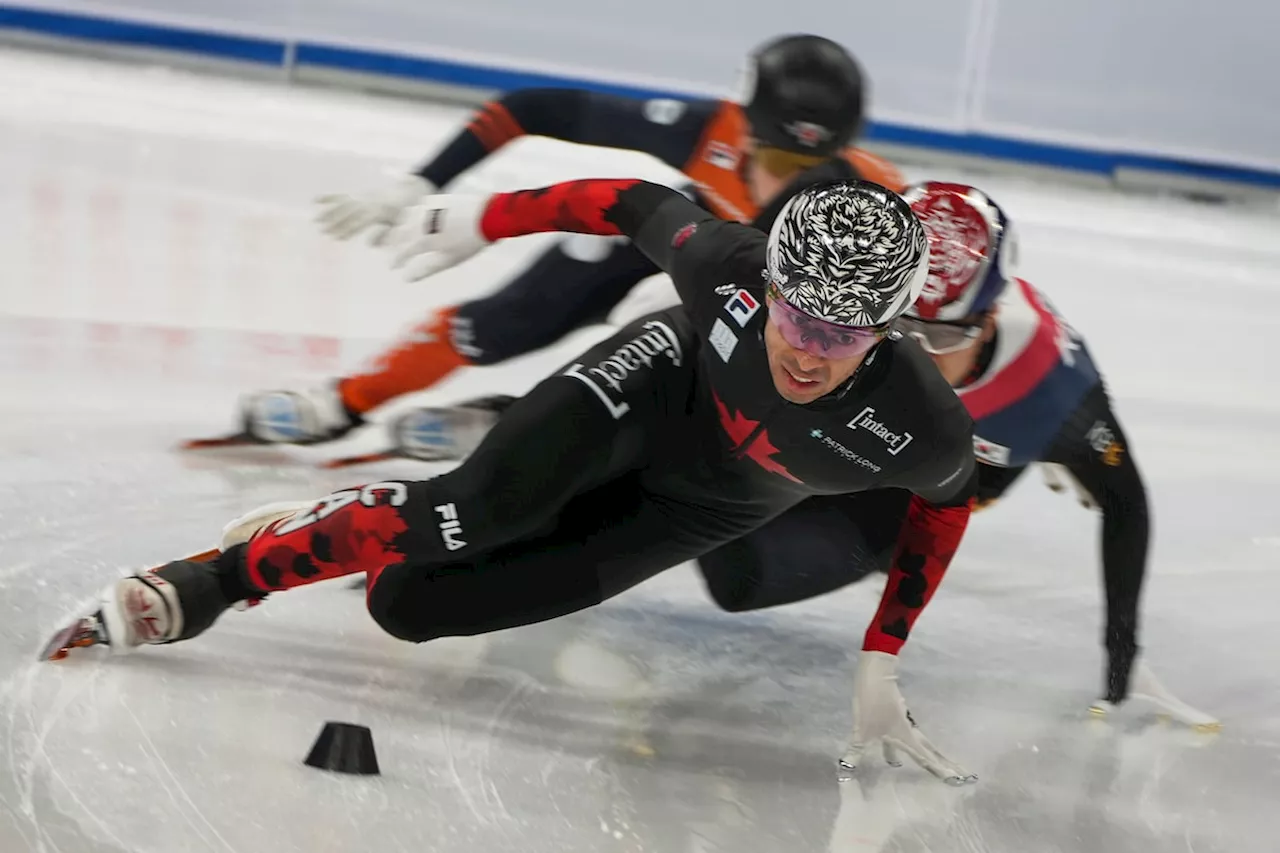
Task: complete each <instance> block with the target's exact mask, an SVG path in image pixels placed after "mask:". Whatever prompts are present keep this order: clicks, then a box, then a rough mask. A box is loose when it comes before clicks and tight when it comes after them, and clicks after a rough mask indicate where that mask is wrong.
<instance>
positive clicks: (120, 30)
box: [0, 5, 1280, 189]
mask: <svg viewBox="0 0 1280 853" xmlns="http://www.w3.org/2000/svg"><path fill="white" fill-rule="evenodd" d="M5 27H8V28H11V29H19V30H25V31H28V32H38V33H44V34H47V35H53V36H59V37H63V38H69V39H80V40H87V41H94V42H105V43H116V44H127V45H134V46H143V47H154V48H163V49H166V50H174V51H181V52H186V53H197V54H201V55H204V56H214V57H221V58H226V59H236V60H241V61H247V62H253V63H258V64H269V65H281V66H282V65H283V64H284V61H285V55H286V44H285V42H283V41H279V40H273V39H266V38H252V37H247V36H234V35H225V34H220V33H213V32H206V31H200V30H193V29H185V28H179V27H171V26H166V25H152V24H139V23H132V22H126V21H119V20H114V19H110V18H102V17H97V16H91V15H79V14H71V13H64V12H48V11H42V10H34V9H25V8H22V7H16V6H6V5H0V28H5ZM295 60H296V62H297V63H298V64H299V65H311V66H316V67H323V68H332V69H338V70H343V71H354V72H363V73H367V74H379V75H385V76H391V77H401V78H406V79H412V80H420V81H429V82H434V83H443V84H449V85H456V86H469V87H475V88H481V89H496V90H508V89H518V88H524V87H529V86H570V87H575V88H585V89H591V90H593V91H597V92H608V93H612V94H617V95H626V96H629V97H638V98H660V97H669V98H682V97H689V93H682V92H672V91H661V90H656V89H649V88H644V87H637V86H627V85H622V84H614V83H605V82H602V81H596V80H583V79H579V78H573V77H562V76H559V75H554V74H542V73H538V72H530V71H516V70H510V69H502V68H494V67H486V66H479V65H469V64H465V63H460V62H453V61H450V60H443V59H427V58H423V57H416V56H408V55H404V54H396V53H387V52H382V51H372V50H360V49H354V48H345V47H337V46H332V45H325V44H318V43H312V42H300V43H298V45H297V52H296V57H295ZM866 135H867V138H868V139H870V140H872V141H879V142H885V143H895V144H899V145H911V146H919V147H924V148H933V149H937V150H940V151H949V152H952V153H957V154H969V155H974V156H978V157H990V158H996V159H1002V160H1013V161H1019V162H1023V163H1031V164H1035V165H1040V166H1050V167H1054V168H1061V169H1070V170H1073V171H1080V172H1088V173H1092V174H1098V175H1112V174H1114V173H1115V172H1116V170H1117V169H1121V168H1127V169H1142V170H1148V171H1155V172H1164V173H1167V174H1172V175H1181V176H1185V177H1194V178H1204V179H1209V180H1220V181H1229V182H1233V183H1246V184H1254V185H1258V186H1264V187H1270V188H1275V189H1280V171H1269V170H1264V169H1253V168H1248V167H1236V166H1222V165H1216V164H1211V163H1203V162H1196V161H1191V160H1183V159H1179V158H1176V157H1164V156H1159V155H1147V154H1127V153H1120V152H1109V151H1098V150H1093V149H1088V148H1077V147H1074V146H1069V145H1056V144H1052V143H1042V142H1027V141H1022V140H1017V139H1010V138H1007V137H999V136H989V135H986V134H981V133H951V132H947V131H938V130H923V129H920V128H915V127H908V126H904V125H894V124H884V123H880V122H873V123H871V124H870V126H869V127H868V128H867V134H866Z"/></svg>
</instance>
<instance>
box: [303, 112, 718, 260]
mask: <svg viewBox="0 0 1280 853" xmlns="http://www.w3.org/2000/svg"><path fill="white" fill-rule="evenodd" d="M736 109H737V107H736V105H733V104H729V103H727V102H724V101H717V100H707V99H701V100H694V101H676V100H667V99H657V100H640V99H636V98H628V97H624V96H621V95H610V94H604V93H600V92H587V91H584V90H580V89H554V88H535V89H518V90H516V91H514V92H509V93H507V94H505V95H503V96H502V97H500V98H498V99H497V100H494V101H490V102H489V103H487V104H485V105H484V106H482V107H481V108H480V109H479V111H477V112H476V113H475V115H474V116H472V118H471V121H470V122H468V123H467V125H466V126H465V127H464V128H463V129H462V130H460V131H459V132H458V133H457V134H456V135H455V136H454V137H453V138H452V139H450V140H449V142H448V143H446V144H445V146H444V148H443V149H441V150H440V152H439V153H438V154H437V155H436V156H434V157H432V158H431V159H430V160H429V161H428V162H426V163H424V164H423V165H422V166H421V167H420V168H419V169H418V170H417V171H415V172H412V173H406V174H403V175H400V176H398V177H397V178H395V179H394V180H392V181H390V182H389V183H388V184H387V185H385V186H381V187H376V188H373V189H371V190H368V191H366V192H362V193H356V194H347V193H335V194H330V195H325V196H322V197H321V198H320V199H318V201H319V203H320V205H321V211H320V214H319V217H318V219H319V222H320V225H321V228H322V230H324V232H325V233H327V234H329V235H330V236H332V237H336V238H338V239H340V240H346V239H349V238H351V237H354V236H355V235H356V234H360V233H362V232H366V231H368V232H369V237H370V242H371V243H372V244H373V245H375V246H377V245H382V244H383V243H384V241H385V239H386V234H387V231H388V230H389V229H390V228H392V227H393V226H395V225H396V224H397V223H398V222H400V220H401V216H402V214H403V213H404V211H405V210H406V208H408V207H409V206H410V205H413V204H415V203H417V202H419V201H420V200H421V199H422V198H423V197H424V196H428V195H430V194H432V193H435V192H439V191H440V190H441V189H442V188H444V187H447V186H448V185H449V184H451V183H452V182H453V181H454V180H456V179H457V178H458V176H459V175H461V174H462V173H463V172H466V171H467V170H468V169H470V168H472V167H473V166H475V165H477V164H478V163H480V162H482V161H483V160H485V158H487V157H488V156H489V155H490V154H493V153H494V152H496V151H499V150H501V149H502V148H503V147H504V146H506V145H507V144H508V143H510V142H513V141H515V140H516V139H519V138H520V137H523V136H545V137H549V138H552V139H561V140H564V141H566V142H576V143H580V144H584V145H598V146H602V147H607V148H622V149H627V150H632V151H640V152H643V153H646V154H651V155H653V156H654V157H657V158H658V159H659V160H662V161H663V162H665V163H667V164H668V165H670V166H672V167H674V168H677V169H679V168H683V167H684V166H686V165H687V163H688V161H689V160H690V158H691V157H693V156H694V152H695V150H696V149H697V148H698V146H699V143H700V142H701V140H702V137H703V136H704V134H705V133H706V132H707V128H708V127H709V125H711V124H712V123H713V122H715V121H717V120H718V117H719V116H721V115H722V114H723V113H725V112H726V111H728V110H736Z"/></svg>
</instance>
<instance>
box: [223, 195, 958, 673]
mask: <svg viewBox="0 0 1280 853" xmlns="http://www.w3.org/2000/svg"><path fill="white" fill-rule="evenodd" d="M482 228H483V229H484V230H485V233H486V234H488V235H489V237H490V239H499V238H502V237H507V236H516V235H519V234H526V233H533V232H536V231H547V230H574V231H579V232H586V233H598V234H616V233H622V234H626V235H628V236H629V237H631V238H632V239H633V240H634V241H635V242H636V245H637V246H639V247H640V249H641V250H642V251H644V252H645V253H646V254H647V255H648V256H649V257H650V258H651V259H652V260H653V261H654V262H655V263H657V264H658V265H659V266H660V267H661V268H663V269H664V270H666V271H667V272H669V273H670V274H671V276H672V279H673V280H674V282H675V285H676V288H677V290H678V291H679V293H680V295H681V298H682V300H683V302H684V308H683V309H671V310H668V311H661V312H657V313H655V314H652V315H650V316H648V317H644V318H641V319H639V320H637V321H636V322H635V323H633V324H631V325H629V326H627V327H625V328H623V329H622V330H621V331H620V332H619V333H618V334H616V335H615V336H613V337H612V338H610V339H609V340H606V341H604V342H602V343H600V344H598V345H596V346H595V347H592V348H591V349H590V350H588V351H587V352H585V353H584V354H583V355H582V356H581V357H580V358H578V359H575V360H574V361H573V362H572V363H570V364H568V365H566V366H565V367H564V369H562V370H560V371H559V372H557V373H556V374H555V375H553V376H552V377H550V378H548V379H546V380H544V381H543V382H542V383H541V384H539V385H538V386H537V387H536V388H535V389H534V390H533V391H532V392H530V393H529V394H528V395H526V396H525V397H523V398H521V399H519V400H517V401H516V402H515V403H514V404H513V405H512V406H511V407H510V409H508V410H507V412H506V414H505V416H504V417H503V418H502V420H501V421H500V422H499V423H498V424H497V426H496V427H494V429H493V430H492V431H491V432H490V433H489V434H488V435H487V436H486V438H485V439H484V441H483V442H482V443H481V445H480V446H479V447H478V448H477V449H476V451H475V452H474V453H473V454H472V455H471V456H470V457H469V458H468V459H467V460H466V462H464V463H463V464H462V465H461V466H459V467H458V468H457V469H455V470H453V471H451V472H450V473H448V474H445V475H443V476H441V477H438V478H436V479H433V480H428V481H423V482H400V481H392V482H386V483H375V484H369V485H367V486H364V487H363V488H361V489H352V490H346V491H343V492H339V493H336V494H335V495H331V496H329V497H328V498H325V499H324V500H323V501H321V502H320V503H319V504H317V506H316V507H315V509H314V510H313V511H312V512H311V513H309V514H306V515H304V516H302V517H300V518H298V519H295V520H293V521H290V522H287V523H285V524H281V525H276V526H275V527H274V528H273V529H269V530H268V531H267V532H265V533H264V534H262V535H259V536H258V537H256V538H254V539H253V540H251V541H250V542H249V543H248V544H247V546H241V547H238V548H235V549H232V550H231V551H228V552H227V554H225V555H223V557H222V558H221V560H220V563H221V564H223V565H224V566H226V565H231V566H233V567H234V569H235V571H236V573H237V574H238V576H239V578H240V580H241V582H243V583H244V584H245V587H246V588H245V590H244V591H243V592H242V594H241V597H245V596H249V597H252V596H253V595H255V594H261V593H263V592H267V591H271V590H276V589H284V588H288V587H292V586H297V585H301V584H304V583H309V582H312V581H314V580H317V579H322V578H326V577H335V576H339V575H343V574H350V573H353V572H359V571H365V572H368V573H369V575H370V592H369V609H370V612H371V614H372V615H373V616H374V618H375V619H376V620H377V621H378V622H379V624H380V625H382V626H383V627H384V628H385V629H386V630H387V631H388V632H390V633H391V634H393V635H395V636H397V637H401V638H403V639H407V640H413V641H423V640H428V639H432V638H434V637H440V636H446V635H468V634H476V633H482V632H488V631H494V630H498V629H502V628H509V627H514V626H518V625H525V624H529V623H532V622H536V621H540V620H544V619H549V618H553V617H556V616H560V615H563V614H566V613H570V612H573V611H576V610H579V609H581V608H584V607H588V606H591V605H593V604H596V603H598V602H600V601H602V600H604V599H606V598H608V597H610V596H613V595H617V594H618V593H620V592H622V591H624V590H626V589H628V588H630V587H632V586H634V585H635V584H637V583H640V582H642V581H644V580H645V579H647V578H649V577H652V576H653V575H655V574H657V573H658V572H661V571H663V570H665V569H667V568H669V567H671V566H674V565H677V564H679V563H682V562H685V561H687V560H691V559H694V558H697V557H698V556H700V555H702V554H705V553H707V552H708V551H710V550H712V549H714V548H715V547H717V546H719V545H722V544H724V543H726V542H729V541H732V540H734V539H737V538H738V537H741V536H743V535H744V534H746V533H748V532H750V531H751V530H754V529H756V528H757V527H759V526H760V525H762V524H764V523H766V522H768V521H769V520H770V519H773V518H775V517H777V516H779V515H780V514H782V513H785V512H786V511H787V510H788V509H791V508H792V507H794V506H796V505H797V504H799V503H800V502H801V501H803V500H805V499H806V498H809V497H811V496H813V495H836V494H843V493H849V492H864V491H867V490H872V489H903V490H906V491H908V492H910V493H911V496H912V497H911V498H910V505H909V508H908V509H907V512H906V514H905V521H903V520H901V518H899V519H897V520H895V523H896V530H895V532H896V533H897V534H898V535H897V543H898V544H897V549H896V556H895V559H894V561H893V564H892V566H891V568H890V570H889V580H888V583H887V585H886V588H885V594H884V599H883V600H882V603H881V605H880V608H879V610H878V612H877V614H876V616H875V618H874V619H873V621H872V624H871V626H870V627H869V629H868V631H867V635H866V642H865V648H868V649H872V650H877V651H884V652H889V653H896V652H897V651H898V649H899V648H900V647H901V645H902V644H903V642H905V640H906V638H907V634H908V632H909V630H910V627H911V625H912V623H913V622H914V620H915V618H916V616H917V615H918V614H919V613H920V611H921V610H922V609H923V608H924V606H925V605H926V603H927V602H928V600H929V598H930V597H931V596H932V594H933V592H934V591H935V590H936V589H937V586H938V584H939V582H940V581H941V578H942V576H943V573H944V572H945V570H946V567H947V564H948V562H949V561H950V559H951V556H952V554H953V553H954V552H955V550H956V548H957V546H958V545H959V542H960V539H961V537H962V535H963V531H964V528H965V526H966V524H967V522H968V517H969V512H970V505H971V498H972V496H973V493H974V489H975V488H976V468H975V462H974V456H973V449H972V448H973V445H972V442H973V436H972V422H971V420H970V419H969V416H968V414H967V413H966V412H965V410H964V407H963V405H961V403H960V401H959V399H958V398H957V397H956V396H955V394H954V393H953V392H952V390H951V388H950V387H948V386H947V384H946V383H945V382H944V381H943V379H942V377H941V376H940V375H939V373H938V371H937V370H936V369H935V368H934V366H933V364H932V362H931V361H929V359H928V358H927V357H926V356H925V355H924V353H923V352H922V351H921V350H920V349H919V348H918V347H917V346H916V345H915V344H914V343H911V342H908V341H905V340H902V339H898V338H894V339H889V340H886V341H884V342H882V343H881V344H880V345H879V346H878V347H876V348H875V349H874V350H873V351H872V354H871V355H870V356H869V357H868V358H867V359H866V361H865V362H864V364H863V366H862V367H861V368H860V369H859V371H858V372H857V373H856V374H854V376H853V377H851V379H850V380H848V381H847V382H846V383H844V384H843V385H842V386H841V387H839V388H838V389H837V390H835V391H833V392H832V393H831V394H829V395H827V396H826V397H824V398H822V399H820V400H818V401H815V402H813V403H810V404H808V405H797V404H793V403H789V402H787V401H785V400H784V399H783V398H782V397H780V396H779V395H778V394H777V392H776V391H775V389H774V386H773V382H772V378H771V375H770V371H769V367H768V361H767V355H766V350H765V345H764V342H763V337H762V336H763V330H764V327H765V322H766V318H767V315H768V312H767V310H766V309H765V308H764V306H763V303H764V281H763V279H762V276H761V273H762V270H763V269H764V263H765V243H766V237H765V235H764V234H763V233H761V232H760V231H758V230H756V229H754V228H751V227H749V226H745V225H740V224H736V223H728V222H724V221H723V220H718V219H716V218H715V217H713V216H712V215H711V214H710V213H708V212H706V211H705V210H703V209H702V208H700V207H698V206H696V205H694V204H693V203H691V202H690V201H688V200H687V199H685V198H684V197H682V196H681V195H680V194H679V193H676V192H675V191H673V190H670V189H667V188H665V187H660V186H657V185H654V184H648V183H645V182H640V181H579V182H572V183H569V184H560V185H556V186H553V187H549V188H546V189H543V190H534V191H526V192H519V193H510V194H505V195H501V196H496V197H495V198H494V200H493V201H492V202H491V203H490V205H489V207H488V212H487V213H486V215H485V220H484V223H483V224H482ZM730 303H732V306H731V304H730ZM752 305H754V306H755V308H754V310H750V306H752ZM744 306H745V307H746V309H747V310H744Z"/></svg>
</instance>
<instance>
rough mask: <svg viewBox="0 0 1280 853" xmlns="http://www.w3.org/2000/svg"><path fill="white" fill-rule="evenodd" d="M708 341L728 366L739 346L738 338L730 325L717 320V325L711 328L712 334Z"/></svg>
mask: <svg viewBox="0 0 1280 853" xmlns="http://www.w3.org/2000/svg"><path fill="white" fill-rule="evenodd" d="M707 340H708V341H710V342H711V347H712V348H713V349H714V350H715V351H716V354H717V355H719V356H720V359H721V361H723V362H724V363H725V364H728V363H729V358H730V357H731V356H732V355H733V348H734V347H736V346H737V345H738V336H737V335H735V334H734V333H733V330H732V329H730V328H729V324H728V323H726V322H725V321H724V320H721V319H719V318H716V322H715V325H713V326H712V327H711V334H710V335H708V336H707Z"/></svg>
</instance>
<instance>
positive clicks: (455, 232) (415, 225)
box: [386, 194, 490, 281]
mask: <svg viewBox="0 0 1280 853" xmlns="http://www.w3.org/2000/svg"><path fill="white" fill-rule="evenodd" d="M489 198H490V197H489V196H487V195H449V194H444V195H433V196H427V197H426V198H425V199H423V200H422V202H421V203H420V204H417V205H415V206H413V207H410V208H409V209H407V210H406V211H405V212H404V214H403V216H402V217H401V221H400V224H399V225H397V226H396V227H395V228H393V229H391V233H390V234H389V235H388V236H387V239H386V244H387V245H388V246H390V247H391V248H392V250H393V251H394V252H395V253H396V256H395V260H393V261H392V263H391V266H392V268H393V269H401V268H403V269H404V278H405V280H406V281H418V280H419V279H423V278H426V277H427V276H429V275H435V274H436V273H438V272H440V271H441V270H446V269H448V268H449V267H452V266H456V265H458V264H460V263H462V262H463V261H465V260H466V259H467V258H469V257H471V256H472V255H474V254H475V253H476V252H478V251H480V250H481V249H483V248H484V247H485V246H487V245H489V241H488V240H486V239H485V238H484V235H483V234H481V233H480V218H481V216H483V215H484V210H485V208H486V207H487V206H488V204H489Z"/></svg>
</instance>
